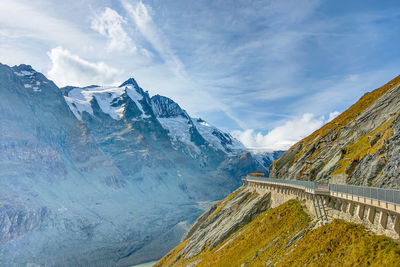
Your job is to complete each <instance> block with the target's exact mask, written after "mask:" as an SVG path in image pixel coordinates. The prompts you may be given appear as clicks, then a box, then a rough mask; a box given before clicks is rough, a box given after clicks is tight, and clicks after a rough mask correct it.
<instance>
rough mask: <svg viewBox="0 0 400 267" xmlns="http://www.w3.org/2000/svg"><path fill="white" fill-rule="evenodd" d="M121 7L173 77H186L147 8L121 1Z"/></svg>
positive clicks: (139, 4)
mask: <svg viewBox="0 0 400 267" xmlns="http://www.w3.org/2000/svg"><path fill="white" fill-rule="evenodd" d="M122 3H123V6H124V8H125V9H126V10H127V12H128V13H129V15H130V16H131V17H132V19H133V20H134V22H135V24H136V27H137V28H138V30H139V31H140V33H141V34H142V35H143V36H144V38H146V40H147V41H148V42H149V43H150V44H151V45H152V46H153V48H154V49H155V50H156V51H157V52H158V53H159V54H160V56H161V57H162V59H163V60H164V61H165V63H166V64H167V65H168V66H169V67H170V68H171V69H172V71H173V72H174V73H175V75H177V76H180V77H184V78H185V77H186V73H185V70H184V66H183V63H182V62H181V61H180V59H179V58H178V57H177V56H175V54H174V53H173V52H172V50H171V48H170V45H169V42H168V39H167V38H166V37H165V36H164V34H163V33H162V32H161V31H160V30H159V29H158V27H157V26H156V24H155V23H154V22H153V19H152V17H151V15H150V12H149V8H148V7H147V6H146V5H145V4H143V3H142V2H141V1H139V2H138V3H137V4H136V6H132V5H131V4H129V3H128V2H127V1H123V2H122Z"/></svg>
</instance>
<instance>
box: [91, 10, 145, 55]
mask: <svg viewBox="0 0 400 267" xmlns="http://www.w3.org/2000/svg"><path fill="white" fill-rule="evenodd" d="M123 24H126V20H125V19H124V18H123V17H122V16H121V15H119V14H118V12H117V11H115V10H114V9H111V8H108V7H106V8H105V9H104V12H103V13H101V14H100V15H97V16H95V17H94V18H93V20H92V23H91V28H92V29H93V30H95V31H97V32H98V33H100V34H101V35H103V36H106V37H107V38H108V39H109V44H108V48H109V49H110V50H120V51H121V50H125V49H127V48H128V49H129V50H130V51H136V50H137V48H136V46H135V45H134V44H133V42H132V39H131V38H129V36H128V34H127V33H126V32H125V30H124V29H123V27H122V25H123Z"/></svg>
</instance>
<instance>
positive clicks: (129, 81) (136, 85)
mask: <svg viewBox="0 0 400 267" xmlns="http://www.w3.org/2000/svg"><path fill="white" fill-rule="evenodd" d="M128 85H132V86H133V87H135V88H139V85H138V84H137V82H136V80H135V79H134V78H129V79H128V80H126V81H125V82H123V83H122V84H121V85H120V86H119V87H124V86H128Z"/></svg>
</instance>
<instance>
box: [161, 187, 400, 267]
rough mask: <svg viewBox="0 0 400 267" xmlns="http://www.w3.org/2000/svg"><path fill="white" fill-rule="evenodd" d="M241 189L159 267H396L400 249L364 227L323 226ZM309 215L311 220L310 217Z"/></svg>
mask: <svg viewBox="0 0 400 267" xmlns="http://www.w3.org/2000/svg"><path fill="white" fill-rule="evenodd" d="M270 198H271V195H270V193H269V192H266V191H264V193H261V192H257V191H255V190H251V189H250V188H249V187H246V186H244V187H241V188H240V189H238V190H236V191H235V192H233V193H232V194H231V195H229V196H228V197H227V198H226V199H224V200H222V201H220V202H219V203H217V204H215V205H214V206H213V207H212V208H211V209H210V210H208V211H207V212H205V213H204V214H203V215H202V216H200V217H199V218H198V219H197V221H196V222H195V223H194V224H193V225H192V226H191V227H190V229H189V231H188V232H187V233H186V234H185V236H184V238H183V240H182V243H181V244H180V245H178V246H177V247H176V248H175V249H173V250H172V251H170V252H169V253H168V254H166V255H165V256H164V257H163V258H162V259H161V260H160V261H159V262H157V264H156V265H155V266H157V267H161V266H182V267H193V266H199V267H200V266H221V267H222V266H240V267H245V266H276V267H277V266H282V267H284V266H368V265H373V266H397V265H398V262H399V260H400V246H399V244H398V243H396V242H395V241H393V240H391V239H389V238H387V237H383V236H378V235H375V234H372V233H371V232H369V231H368V230H367V229H366V228H364V227H363V226H361V225H357V224H354V223H349V222H346V221H343V220H333V221H332V222H331V223H330V224H326V225H322V226H321V225H320V224H318V223H317V221H316V220H314V219H313V217H312V215H311V213H310V212H309V211H308V210H307V207H306V206H304V205H303V204H304V203H301V202H299V201H297V200H289V201H287V202H285V203H284V204H281V205H279V206H277V207H275V208H270V207H271V203H272V202H271V199H270ZM309 214H310V215H309Z"/></svg>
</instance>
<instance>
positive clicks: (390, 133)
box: [270, 76, 400, 188]
mask: <svg viewBox="0 0 400 267" xmlns="http://www.w3.org/2000/svg"><path fill="white" fill-rule="evenodd" d="M399 112H400V76H398V77H396V78H395V79H393V80H392V81H390V82H389V83H387V84H386V85H384V86H382V87H381V88H379V89H376V90H375V91H373V92H371V93H368V94H365V95H364V96H363V97H362V98H361V99H360V100H359V101H358V102H357V103H355V104H354V105H353V106H351V107H350V108H349V109H347V110H346V111H345V112H343V113H342V114H341V115H339V116H338V117H337V118H335V119H334V120H332V121H331V122H329V123H328V124H326V125H325V126H323V127H322V128H321V129H319V130H317V131H316V132H314V133H313V134H311V135H310V136H308V137H306V138H304V139H303V140H301V141H300V142H298V143H297V144H295V145H294V146H293V147H291V148H290V149H289V150H288V151H287V152H286V153H285V154H284V155H283V156H282V157H281V158H280V159H279V160H277V161H276V162H274V164H272V165H271V167H270V176H273V177H277V178H282V179H303V180H315V181H323V182H327V181H330V182H332V183H349V184H357V185H365V186H377V187H392V188H400V172H399V171H398V166H400V158H399V157H400V156H399V155H400V154H399V152H400V145H399V144H400V143H399V141H400V131H399V130H400V119H399Z"/></svg>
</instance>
